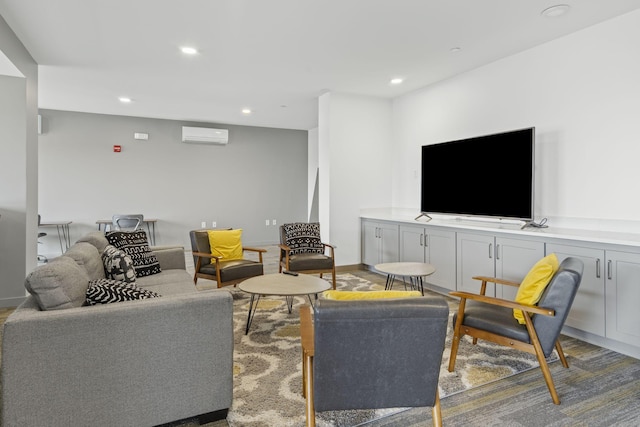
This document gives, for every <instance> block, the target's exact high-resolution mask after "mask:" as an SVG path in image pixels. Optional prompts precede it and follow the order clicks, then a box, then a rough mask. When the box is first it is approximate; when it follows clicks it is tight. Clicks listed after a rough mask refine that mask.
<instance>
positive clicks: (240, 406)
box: [227, 274, 557, 427]
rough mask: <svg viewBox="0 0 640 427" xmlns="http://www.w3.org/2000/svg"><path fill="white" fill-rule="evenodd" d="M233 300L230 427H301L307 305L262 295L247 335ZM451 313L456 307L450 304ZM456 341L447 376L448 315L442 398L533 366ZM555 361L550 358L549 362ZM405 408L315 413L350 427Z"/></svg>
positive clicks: (344, 280)
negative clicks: (301, 318)
mask: <svg viewBox="0 0 640 427" xmlns="http://www.w3.org/2000/svg"><path fill="white" fill-rule="evenodd" d="M337 284H338V288H339V289H349V290H381V289H383V288H384V286H380V285H375V284H373V283H371V282H369V281H367V280H364V279H361V278H359V277H356V276H354V275H351V274H340V275H338V276H337ZM231 292H232V294H233V298H234V328H235V331H234V336H235V343H234V345H235V347H234V387H233V404H232V406H231V409H230V411H229V414H228V416H227V422H228V423H229V425H230V426H231V427H272V426H291V427H298V426H304V398H303V397H302V371H301V369H302V362H301V361H302V355H301V350H300V328H299V324H300V321H299V307H300V306H301V305H302V304H305V303H308V300H307V299H306V298H305V299H303V298H301V297H300V298H295V299H294V306H293V311H292V313H291V314H289V313H288V311H287V306H286V302H285V298H284V297H263V298H262V299H261V300H260V303H259V305H258V309H257V312H256V314H255V316H254V319H253V322H252V325H251V329H250V331H249V334H248V335H245V334H244V332H245V326H246V321H247V312H248V307H249V295H248V294H245V293H244V292H242V291H240V290H238V289H236V288H232V289H231ZM449 304H450V308H451V314H453V312H454V310H456V309H457V303H456V301H454V300H451V299H450V300H449ZM464 340H465V341H464V342H461V343H460V348H459V351H458V357H457V359H456V369H455V372H449V371H448V370H447V366H448V363H449V349H450V348H451V317H450V319H449V328H448V334H447V344H446V348H445V351H444V355H443V360H442V366H441V369H440V396H441V398H445V397H446V396H449V395H452V394H454V393H459V392H462V391H464V390H467V389H469V388H472V387H477V386H479V385H482V384H487V383H489V382H493V381H497V380H499V379H501V378H505V377H508V376H511V375H515V374H517V373H520V372H524V371H526V370H529V369H532V368H537V366H538V362H537V361H536V359H535V357H534V356H533V355H529V354H526V353H523V352H520V351H515V350H512V349H509V348H506V347H502V346H497V345H493V344H491V343H486V342H481V341H479V342H478V344H477V345H475V346H474V345H472V343H471V339H469V337H464ZM553 360H557V356H556V355H555V354H554V355H552V356H551V358H550V361H553ZM403 410H405V408H389V409H383V410H375V411H374V410H362V411H330V412H319V413H318V416H317V425H318V426H319V427H347V426H349V427H351V426H357V425H362V424H366V423H367V422H369V421H372V420H374V419H379V418H382V417H385V416H388V415H391V414H395V413H398V412H400V411H403Z"/></svg>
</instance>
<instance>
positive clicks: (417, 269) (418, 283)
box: [374, 262, 436, 295]
mask: <svg viewBox="0 0 640 427" xmlns="http://www.w3.org/2000/svg"><path fill="white" fill-rule="evenodd" d="M374 268H375V269H376V270H378V271H379V272H380V273H384V274H386V275H387V283H386V285H385V287H384V289H385V290H388V289H391V288H392V287H393V282H394V281H395V279H396V277H397V276H400V277H402V278H404V277H407V278H408V279H409V284H410V285H411V288H412V289H414V288H417V289H420V292H422V295H424V284H423V281H422V278H423V277H426V276H429V275H431V274H433V273H434V272H435V271H436V269H435V267H434V266H433V265H431V264H427V263H424V262H387V263H384V264H376V265H375V266H374ZM405 288H406V282H405Z"/></svg>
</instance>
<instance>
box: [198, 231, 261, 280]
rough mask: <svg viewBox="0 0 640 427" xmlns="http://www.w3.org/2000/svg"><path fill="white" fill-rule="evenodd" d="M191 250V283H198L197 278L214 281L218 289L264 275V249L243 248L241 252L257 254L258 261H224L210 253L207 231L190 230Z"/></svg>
mask: <svg viewBox="0 0 640 427" xmlns="http://www.w3.org/2000/svg"><path fill="white" fill-rule="evenodd" d="M189 237H190V239H191V250H192V255H193V264H194V267H195V273H194V275H193V283H194V284H197V283H198V278H202V279H209V280H215V281H216V282H217V284H218V287H219V288H221V287H223V286H229V285H236V284H238V283H240V282H242V281H243V280H245V279H248V278H249V277H254V276H261V275H262V274H264V266H263V264H262V254H263V253H265V252H267V250H266V249H260V248H250V247H247V246H243V247H242V250H243V252H244V251H251V252H255V253H257V254H258V260H257V261H255V260H250V259H230V260H224V259H222V258H219V257H216V256H214V255H212V253H211V247H210V245H209V235H208V234H207V230H192V231H190V232H189Z"/></svg>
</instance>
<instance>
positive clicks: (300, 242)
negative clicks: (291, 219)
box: [283, 222, 324, 255]
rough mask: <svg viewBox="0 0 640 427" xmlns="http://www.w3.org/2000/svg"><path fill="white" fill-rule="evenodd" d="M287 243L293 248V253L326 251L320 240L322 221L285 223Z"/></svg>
mask: <svg viewBox="0 0 640 427" xmlns="http://www.w3.org/2000/svg"><path fill="white" fill-rule="evenodd" d="M283 228H284V232H285V236H286V240H285V242H284V244H285V245H287V246H289V248H291V254H292V255H293V254H307V253H317V254H322V253H324V246H323V245H322V241H321V240H320V223H317V222H311V223H306V222H295V223H291V224H284V225H283Z"/></svg>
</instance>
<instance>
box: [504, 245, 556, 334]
mask: <svg viewBox="0 0 640 427" xmlns="http://www.w3.org/2000/svg"><path fill="white" fill-rule="evenodd" d="M558 265H559V263H558V257H557V256H556V254H550V255H547V256H546V257H544V258H542V259H541V260H540V261H538V262H537V263H536V264H535V265H534V266H533V267H532V268H531V270H529V272H528V273H527V275H526V276H525V277H524V279H522V283H521V284H520V287H519V288H518V293H517V294H516V298H515V302H517V303H521V304H526V305H535V304H537V303H538V301H540V297H541V296H542V293H543V292H544V290H545V288H546V287H547V285H548V284H549V281H551V278H552V277H553V275H554V274H555V273H556V271H558ZM513 317H515V318H516V319H517V320H518V322H519V323H520V324H521V325H524V324H525V321H524V313H523V312H522V310H518V309H515V308H514V309H513Z"/></svg>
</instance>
